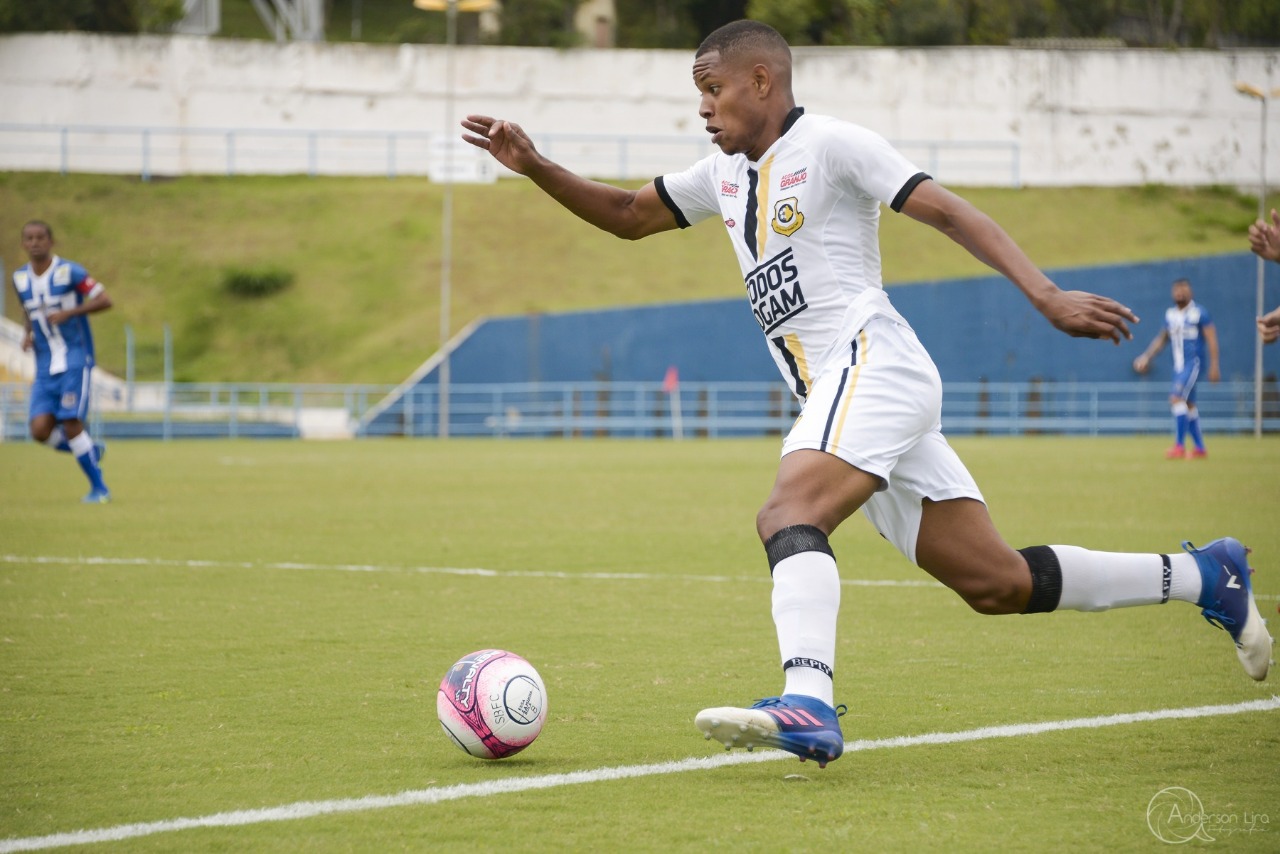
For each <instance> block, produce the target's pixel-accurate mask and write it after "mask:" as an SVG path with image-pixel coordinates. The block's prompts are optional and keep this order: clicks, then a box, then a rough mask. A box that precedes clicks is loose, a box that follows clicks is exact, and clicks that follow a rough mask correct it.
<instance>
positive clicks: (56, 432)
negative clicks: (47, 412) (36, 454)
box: [44, 425, 67, 451]
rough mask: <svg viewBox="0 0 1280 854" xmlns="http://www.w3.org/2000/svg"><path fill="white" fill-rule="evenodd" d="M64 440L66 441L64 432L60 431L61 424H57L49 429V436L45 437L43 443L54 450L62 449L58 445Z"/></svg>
mask: <svg viewBox="0 0 1280 854" xmlns="http://www.w3.org/2000/svg"><path fill="white" fill-rule="evenodd" d="M65 441H67V436H66V434H65V433H63V432H62V426H61V425H57V426H55V427H54V428H53V429H52V430H51V431H49V438H48V439H45V440H44V443H45V444H46V445H48V446H49V447H50V448H53V449H54V450H55V451H59V450H62V449H61V448H59V447H58V446H59V445H61V444H62V443H63V442H65Z"/></svg>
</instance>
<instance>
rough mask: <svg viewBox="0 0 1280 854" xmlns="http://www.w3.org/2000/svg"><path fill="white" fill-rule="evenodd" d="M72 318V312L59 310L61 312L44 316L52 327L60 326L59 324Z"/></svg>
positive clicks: (53, 312)
mask: <svg viewBox="0 0 1280 854" xmlns="http://www.w3.org/2000/svg"><path fill="white" fill-rule="evenodd" d="M70 316H71V314H70V312H67V311H63V310H59V311H51V312H49V313H48V314H46V315H45V316H44V319H45V320H46V321H47V322H48V324H49V325H50V326H58V325H59V324H61V323H62V321H64V320H66V319H67V318H68V317H70Z"/></svg>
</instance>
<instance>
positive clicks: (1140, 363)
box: [1133, 353, 1151, 374]
mask: <svg viewBox="0 0 1280 854" xmlns="http://www.w3.org/2000/svg"><path fill="white" fill-rule="evenodd" d="M1149 367H1151V359H1149V358H1147V354H1146V353H1143V354H1142V355H1141V356H1139V357H1138V358H1136V359H1134V360H1133V371H1134V373H1137V374H1145V373H1146V372H1147V368H1149Z"/></svg>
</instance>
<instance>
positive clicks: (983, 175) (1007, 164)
mask: <svg viewBox="0 0 1280 854" xmlns="http://www.w3.org/2000/svg"><path fill="white" fill-rule="evenodd" d="M449 139H450V140H454V139H455V138H454V137H453V136H450V137H449ZM442 141H443V139H442V138H441V136H440V134H438V133H428V132H413V131H403V130H341V129H320V128H313V129H283V128H246V127H226V128H192V127H138V126H128V125H40V124H22V123H15V122H0V168H2V169H8V170H15V171H42V172H59V173H61V174H63V175H65V174H68V173H70V172H92V173H103V174H136V175H138V176H139V177H141V179H142V180H144V181H148V180H150V179H151V178H152V177H153V176H157V175H170V176H171V175H197V174H199V175H262V174H269V175H286V174H287V175H312V176H314V175H385V176H387V177H392V178H393V177H395V176H397V175H425V174H427V173H428V171H429V164H430V163H431V157H432V147H433V146H438V145H439V144H440V143H441V142H442ZM534 141H535V142H536V144H537V145H538V147H539V149H540V150H541V151H542V152H543V153H544V154H546V155H547V156H548V157H554V158H555V159H556V160H557V161H559V162H560V163H562V164H563V165H564V166H566V167H568V168H570V169H572V170H574V171H575V172H580V173H582V174H584V175H590V176H593V177H599V178H618V179H622V178H630V179H645V178H652V177H653V176H655V175H661V174H664V173H667V172H671V171H675V170H678V169H683V168H685V167H686V166H688V165H689V164H690V163H692V162H694V161H695V160H697V159H698V158H701V157H704V156H705V155H706V154H708V153H710V151H711V150H712V149H711V143H710V142H709V140H708V137H707V136H706V135H705V134H698V135H692V134H688V135H674V134H673V135H658V134H649V135H644V134H641V135H628V134H573V133H561V134H557V133H543V134H534ZM894 145H895V146H897V147H898V148H899V149H900V150H901V151H902V152H903V153H904V154H905V155H906V156H907V157H909V158H911V159H913V160H914V161H915V162H916V163H917V164H918V165H919V166H920V168H922V169H925V170H926V171H928V172H929V174H931V175H934V176H935V177H938V178H942V179H944V180H948V181H951V182H953V183H967V184H983V185H988V186H1012V187H1017V186H1020V184H1021V157H1020V151H1021V150H1020V148H1019V145H1018V143H1016V142H1011V141H999V140H967V141H945V140H899V141H894ZM468 150H469V149H468ZM471 154H472V155H473V156H477V157H482V156H484V155H481V154H479V153H478V152H474V151H472V152H471ZM462 156H465V155H462ZM507 174H510V173H507Z"/></svg>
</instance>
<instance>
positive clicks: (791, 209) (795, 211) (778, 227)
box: [770, 196, 804, 237]
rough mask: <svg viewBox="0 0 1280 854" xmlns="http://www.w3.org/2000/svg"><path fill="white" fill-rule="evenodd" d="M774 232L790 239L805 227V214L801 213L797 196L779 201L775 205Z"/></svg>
mask: <svg viewBox="0 0 1280 854" xmlns="http://www.w3.org/2000/svg"><path fill="white" fill-rule="evenodd" d="M770 225H772V226H773V230H774V231H776V232H778V234H781V235H783V236H785V237H790V236H791V235H793V234H795V233H796V232H797V231H799V230H800V226H802V225H804V214H802V213H800V200H799V199H797V198H796V197H795V196H788V197H787V198H785V199H778V201H776V202H774V203H773V222H771V223H770Z"/></svg>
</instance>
